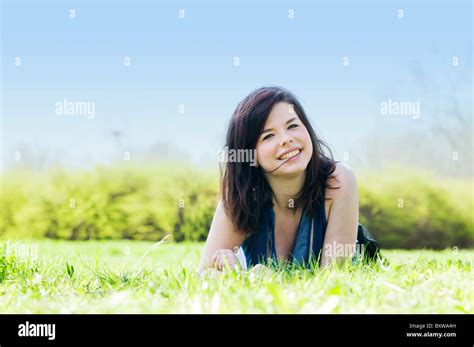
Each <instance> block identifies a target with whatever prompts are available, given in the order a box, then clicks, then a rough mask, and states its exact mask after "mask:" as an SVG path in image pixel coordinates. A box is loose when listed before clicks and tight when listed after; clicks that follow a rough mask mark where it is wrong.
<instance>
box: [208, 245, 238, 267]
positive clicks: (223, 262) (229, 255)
mask: <svg viewBox="0 0 474 347" xmlns="http://www.w3.org/2000/svg"><path fill="white" fill-rule="evenodd" d="M236 260H237V257H236V255H235V253H234V252H233V251H232V250H230V249H218V250H217V251H216V252H215V253H214V255H213V257H212V265H213V267H214V268H216V269H218V270H221V271H222V270H223V269H225V268H231V269H233V268H234V267H235V265H236V264H237V263H236Z"/></svg>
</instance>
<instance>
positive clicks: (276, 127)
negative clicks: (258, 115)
mask: <svg viewBox="0 0 474 347" xmlns="http://www.w3.org/2000/svg"><path fill="white" fill-rule="evenodd" d="M256 149H257V162H258V165H259V166H261V167H262V169H263V171H264V172H265V173H266V174H269V175H274V176H285V175H293V174H297V173H301V172H303V171H304V170H305V169H306V167H307V165H308V163H309V161H310V160H311V156H312V154H313V144H312V142H311V137H310V136H309V133H308V131H307V130H306V127H305V126H304V125H303V123H302V122H301V120H300V118H299V117H298V115H297V114H296V111H294V109H293V105H290V104H289V103H287V102H279V103H277V104H275V105H274V106H273V108H272V110H271V112H270V115H269V116H268V118H267V121H266V123H265V126H264V128H263V132H262V133H261V134H260V136H259V138H258V140H257V146H256ZM288 151H290V152H291V153H287V152H288ZM285 153H286V155H285ZM277 168H278V169H277ZM275 169H276V170H275Z"/></svg>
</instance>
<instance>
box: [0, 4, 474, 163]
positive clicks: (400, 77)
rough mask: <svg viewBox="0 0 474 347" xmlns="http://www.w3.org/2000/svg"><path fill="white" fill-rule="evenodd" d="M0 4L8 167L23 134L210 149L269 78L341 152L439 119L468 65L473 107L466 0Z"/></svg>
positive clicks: (68, 158) (98, 159)
mask: <svg viewBox="0 0 474 347" xmlns="http://www.w3.org/2000/svg"><path fill="white" fill-rule="evenodd" d="M1 3H2V8H1V30H2V38H1V41H2V50H1V53H2V54H1V59H2V62H1V64H2V75H1V83H2V104H1V115H2V117H1V119H2V123H1V137H2V141H1V142H2V162H3V165H2V167H5V163H7V162H10V160H11V158H13V156H14V153H15V152H16V151H17V150H18V149H19V148H24V147H23V146H27V147H28V146H29V147H32V148H38V149H42V150H45V151H48V152H49V153H56V155H57V156H58V159H59V160H60V161H61V162H62V163H64V164H65V165H71V166H77V165H79V166H82V165H88V164H90V163H107V162H110V160H111V158H114V156H116V155H117V151H118V147H117V146H118V144H117V140H116V138H114V137H113V136H112V132H114V131H117V132H120V133H121V136H120V142H121V146H122V147H121V148H123V149H126V150H130V151H131V155H132V157H133V154H134V151H139V150H143V149H146V148H149V147H150V146H152V145H153V144H155V143H157V142H160V143H167V144H168V145H169V146H170V148H172V149H174V148H176V149H179V150H180V151H182V152H186V153H189V155H190V156H191V158H192V160H193V161H194V162H196V163H200V162H205V160H206V159H209V160H214V159H215V158H216V156H217V150H218V149H219V148H220V147H222V146H223V144H224V136H225V131H226V125H227V123H228V120H229V117H230V116H231V114H232V112H233V110H234V108H235V106H236V105H237V103H238V102H239V101H240V100H241V99H242V98H243V97H244V96H245V95H246V94H248V93H249V92H250V91H252V90H253V89H255V88H257V87H260V86H262V85H268V84H277V85H281V86H283V87H285V88H288V89H290V90H291V91H293V92H294V93H295V94H296V95H297V96H298V97H299V98H300V100H301V101H302V104H303V106H304V107H305V109H306V111H307V114H308V115H309V117H310V119H311V120H312V122H313V125H314V126H315V128H316V129H317V132H318V133H319V134H320V135H322V137H323V139H324V140H326V142H328V143H329V144H330V146H331V147H332V148H333V149H334V151H335V152H336V155H337V156H339V157H340V156H342V153H343V151H346V150H348V148H351V146H352V145H351V144H352V143H353V142H354V141H357V140H358V139H359V138H360V137H362V136H363V135H364V134H367V133H370V132H371V131H373V130H374V129H385V130H384V131H385V132H386V133H387V134H389V133H390V132H392V131H393V132H395V131H396V129H397V128H399V129H404V128H408V127H419V126H425V125H426V124H427V123H429V122H431V121H433V119H434V118H433V117H431V115H432V114H434V113H433V110H434V105H437V104H438V103H439V102H440V100H438V99H437V97H436V96H437V95H443V92H444V91H446V93H448V92H450V90H448V89H449V88H451V89H452V88H453V87H452V86H450V84H449V81H451V80H458V79H462V78H464V77H465V76H467V83H468V84H467V85H468V87H467V88H464V89H462V88H460V89H458V91H457V93H458V95H460V96H461V99H462V100H463V103H462V104H461V107H464V108H465V109H464V111H465V112H468V113H469V114H470V116H471V117H472V96H466V95H468V94H469V95H470V93H472V42H473V41H472V2H471V1H420V0H410V1H363V2H358V3H357V2H356V1H324V2H318V1H238V2H237V1H132V0H128V1H79V0H76V1H48V2H45V1H37V0H36V1H21V0H20V1H19V0H14V1H13V0H2V2H1ZM180 10H184V18H180V14H181V15H182V14H183V12H180ZM235 57H238V60H239V65H238V66H236V65H235V63H236V60H235ZM344 57H347V60H344ZM453 57H456V59H457V61H458V63H457V64H456V65H453ZM128 62H129V64H127V63H128ZM345 63H346V64H345ZM455 87H456V86H455ZM433 90H434V92H433ZM64 99H66V100H69V101H86V102H93V103H94V107H95V115H94V117H93V118H90V117H87V116H84V115H61V114H58V113H57V112H56V106H55V105H56V104H57V103H58V102H62V101H63V100H64ZM388 99H392V100H398V101H412V102H420V105H421V117H420V118H419V119H418V120H416V121H414V120H413V119H412V118H411V117H392V118H390V120H389V121H387V119H386V118H384V117H383V116H381V114H380V104H381V102H383V101H384V100H388ZM180 104H183V105H184V113H181V112H180V108H179V105H180ZM471 120H472V119H471ZM447 121H448V120H447Z"/></svg>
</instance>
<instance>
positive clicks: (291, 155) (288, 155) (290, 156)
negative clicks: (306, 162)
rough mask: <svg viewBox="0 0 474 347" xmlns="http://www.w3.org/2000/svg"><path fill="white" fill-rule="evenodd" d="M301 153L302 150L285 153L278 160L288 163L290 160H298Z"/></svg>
mask: <svg viewBox="0 0 474 347" xmlns="http://www.w3.org/2000/svg"><path fill="white" fill-rule="evenodd" d="M302 151H303V150H302V149H295V150H294V151H292V152H290V153H286V154H284V155H282V156H281V157H280V158H278V160H286V161H290V160H292V159H295V158H299V157H300V155H301V152H302Z"/></svg>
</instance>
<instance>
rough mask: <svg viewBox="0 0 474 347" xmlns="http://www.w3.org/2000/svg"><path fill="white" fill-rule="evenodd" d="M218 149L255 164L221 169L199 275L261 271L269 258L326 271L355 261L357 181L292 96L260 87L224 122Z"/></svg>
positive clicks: (230, 163)
mask: <svg viewBox="0 0 474 347" xmlns="http://www.w3.org/2000/svg"><path fill="white" fill-rule="evenodd" d="M323 147H324V148H327V149H328V151H329V156H327V155H326V154H325V153H324V152H323ZM225 148H226V149H228V150H229V151H231V150H236V151H240V153H247V154H248V153H250V154H251V153H252V151H254V153H256V163H253V162H251V161H250V160H236V158H235V157H234V158H233V159H234V160H227V162H226V163H225V169H224V173H223V175H222V181H221V189H220V201H219V203H218V205H217V209H216V211H215V214H214V218H213V221H212V225H211V228H210V231H209V235H208V238H207V241H206V245H205V247H204V251H203V254H202V259H201V263H200V265H199V272H200V273H203V272H204V271H206V270H208V269H212V270H211V271H216V272H220V271H224V270H225V269H231V268H234V266H236V265H238V264H239V263H240V264H241V265H242V266H243V267H244V268H250V267H253V266H255V265H257V267H259V268H261V267H262V266H263V265H265V264H267V261H268V260H273V261H277V262H278V263H281V262H291V263H295V262H299V263H301V264H304V265H305V266H308V265H309V264H310V262H312V261H313V260H316V261H317V262H318V264H319V265H320V266H326V265H327V264H329V263H331V262H333V261H335V260H338V259H344V258H349V257H353V256H354V252H355V244H356V241H357V233H358V225H359V219H358V217H359V204H358V192H357V181H356V177H355V175H354V173H353V171H352V170H351V169H350V168H348V167H347V166H344V165H342V164H341V163H339V162H335V161H334V160H333V159H332V154H331V150H330V149H329V148H328V147H327V146H326V145H325V144H324V143H323V141H321V140H320V139H319V138H318V137H317V136H316V133H315V132H314V130H313V128H312V126H311V124H310V122H309V120H308V117H307V116H306V114H305V112H304V110H303V108H302V106H301V104H300V103H299V101H298V100H297V99H296V97H295V96H294V95H293V94H292V93H290V92H289V91H287V90H285V89H283V88H280V87H263V88H260V89H257V90H255V91H253V92H252V93H251V94H250V95H248V96H247V97H246V98H244V99H243V100H242V101H241V102H240V103H239V105H238V106H237V108H236V110H235V112H234V114H233V116H232V119H231V121H230V125H229V128H228V131H227V136H226V147H225ZM241 157H242V156H241ZM244 157H245V158H247V159H248V158H252V157H253V156H252V155H247V156H244ZM237 159H241V158H237ZM236 250H239V252H236ZM239 254H241V255H244V256H245V259H243V258H244V257H242V259H241V260H240V259H239V258H238V255H239Z"/></svg>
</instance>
